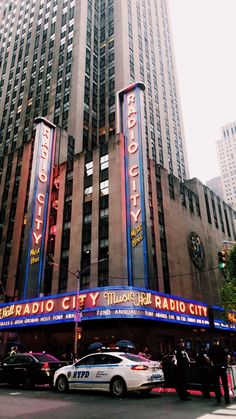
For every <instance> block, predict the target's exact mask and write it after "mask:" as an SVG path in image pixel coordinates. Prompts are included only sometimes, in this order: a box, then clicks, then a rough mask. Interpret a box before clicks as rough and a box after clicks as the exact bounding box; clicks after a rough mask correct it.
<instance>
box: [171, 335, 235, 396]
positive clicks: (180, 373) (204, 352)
mask: <svg viewBox="0 0 236 419" xmlns="http://www.w3.org/2000/svg"><path fill="white" fill-rule="evenodd" d="M172 362H173V365H174V370H175V374H174V375H175V386H176V391H177V393H178V395H179V397H180V399H181V400H185V401H187V400H191V397H190V394H189V392H188V391H187V383H188V378H189V371H190V358H189V355H188V352H187V351H186V349H185V342H184V340H183V339H179V340H178V342H177V348H176V350H175V353H174V356H173V358H172ZM229 362H230V355H229V353H228V351H227V350H226V349H225V348H224V347H223V346H222V344H221V343H220V339H219V338H215V339H214V340H213V343H212V345H211V347H210V349H209V350H208V349H207V348H206V347H205V346H202V347H201V349H200V351H199V353H198V354H197V356H196V365H197V367H198V371H199V375H200V380H201V387H202V394H203V397H205V398H211V395H210V390H211V389H212V390H213V391H214V393H215V396H216V400H217V402H218V403H220V402H221V399H222V393H221V387H220V380H221V383H222V386H223V389H224V400H225V404H229V403H230V398H229V386H228V378H227V368H228V365H229Z"/></svg>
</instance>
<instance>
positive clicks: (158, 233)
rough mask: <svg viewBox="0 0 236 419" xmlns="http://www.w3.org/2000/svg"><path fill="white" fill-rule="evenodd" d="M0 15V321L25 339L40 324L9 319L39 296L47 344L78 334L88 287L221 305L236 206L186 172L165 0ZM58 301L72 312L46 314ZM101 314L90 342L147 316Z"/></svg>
mask: <svg viewBox="0 0 236 419" xmlns="http://www.w3.org/2000/svg"><path fill="white" fill-rule="evenodd" d="M0 22H1V26H0V80H1V82H0V121H1V131H0V158H1V161H0V164H1V166H0V167H1V169H0V205H1V209H0V275H1V276H0V278H1V282H0V285H1V287H0V288H1V290H0V292H1V294H2V297H3V298H4V300H5V301H7V302H5V303H4V304H3V307H2V308H1V311H0V313H1V315H0V317H1V316H2V317H1V318H2V319H4V320H3V321H2V323H0V324H1V325H2V328H3V329H4V330H8V332H9V333H10V334H11V333H12V332H11V326H12V328H13V329H14V330H17V333H20V334H23V335H24V340H25V341H27V340H28V339H30V336H31V335H32V329H31V328H30V326H29V324H33V325H34V326H35V325H37V322H36V320H35V318H33V319H26V320H27V323H26V324H24V320H22V321H21V320H19V321H18V320H16V323H14V321H15V320H14V321H13V320H12V321H13V323H11V320H10V319H9V324H6V323H5V320H6V318H8V316H9V317H11V316H13V314H17V316H19V317H21V316H22V315H25V316H26V317H27V316H28V315H29V313H30V310H31V308H30V306H28V305H27V303H22V304H26V306H22V307H24V309H23V308H20V307H21V305H17V304H16V303H15V302H16V301H27V300H28V299H30V300H31V301H32V299H35V305H34V306H32V313H33V314H32V313H31V314H32V315H33V316H36V314H37V313H38V312H39V311H40V310H41V314H42V316H41V317H38V318H40V319H41V318H42V319H44V320H43V322H45V324H47V331H46V330H45V328H44V326H43V327H42V328H41V329H40V327H41V326H39V328H38V331H39V330H40V336H41V337H40V339H41V341H42V343H41V345H46V344H47V342H48V343H49V342H50V345H51V346H53V339H54V337H53V333H52V330H56V329H57V332H58V336H59V335H60V339H61V340H62V339H65V336H67V334H68V335H69V336H70V339H72V340H73V337H72V336H73V333H74V329H73V327H74V326H73V325H74V319H75V318H76V312H77V311H80V310H82V311H83V310H84V308H83V304H82V303H81V298H82V297H81V296H82V295H83V292H84V293H86V292H87V291H86V290H92V291H91V293H92V294H91V295H92V296H93V297H91V298H92V300H93V298H95V296H96V293H99V292H100V291H98V290H101V292H103V290H104V289H106V290H109V289H111V290H114V289H115V288H116V287H124V289H127V288H126V287H129V288H128V289H136V290H138V291H137V292H138V295H139V296H140V294H139V292H141V293H142V292H144V293H145V292H146V291H142V290H152V292H156V293H164V294H165V295H175V296H177V297H178V298H185V299H186V298H187V299H190V302H189V304H190V305H191V304H192V303H191V299H194V300H195V298H196V299H197V300H198V301H200V302H201V301H203V303H201V304H205V305H211V304H217V303H218V285H219V284H220V283H221V281H222V274H221V272H219V271H218V268H217V253H218V250H219V249H220V248H221V245H222V242H223V240H235V231H234V226H233V212H232V209H231V207H229V206H228V205H226V204H225V203H224V202H223V201H222V200H221V199H220V198H219V197H217V196H216V195H215V194H214V193H213V192H212V191H210V190H209V189H208V188H206V187H204V186H203V185H202V184H201V183H200V182H199V181H197V180H196V179H193V180H187V179H188V164H187V157H186V151H185V141H184V135H183V126H182V116H181V109H180V104H179V95H178V86H177V80H176V71H175V62H174V55H173V48H172V40H171V33H170V26H169V18H168V4H167V2H166V1H165V0H161V1H159V0H158V1H157V0H148V1H144V0H143V1H141V0H140V1H139V0H136V1H130V0H127V1H122V2H121V1H119V0H86V1H75V0H62V1H59V0H50V1H49V0H48V1H47V0H41V1H35V0H22V1H16V0H15V1H14V0H9V1H7V2H3V1H2V2H0ZM44 186H45V188H44ZM43 188H44V189H43ZM33 239H34V241H33ZM93 290H95V291H94V292H95V294H93ZM140 290H141V291H140ZM79 291H80V299H79V302H78V301H77V300H78V299H77V300H76V301H77V302H76V303H75V304H76V305H75V306H73V307H72V308H69V305H68V304H67V302H68V301H67V298H69V297H68V295H72V294H73V293H74V294H75V295H76V294H77V293H78V292H79ZM112 292H113V291H112ZM68 293H69V294H68ZM71 293H72V294H71ZM74 294H73V295H74ZM62 295H64V296H65V297H63V298H66V300H64V299H63V300H62V301H63V303H62V304H63V309H64V310H68V317H63V315H64V314H61V312H60V314H55V318H54V317H53V318H52V319H49V317H50V316H49V317H48V316H47V315H46V314H47V311H49V312H50V309H51V310H54V300H51V299H50V296H56V297H55V298H59V299H60V298H61V297H60V296H62ZM86 295H87V294H86ZM145 295H146V294H145ZM145 295H144V297H145ZM150 295H151V294H150ZM156 295H157V297H155V301H159V300H158V298H159V297H158V295H159V294H155V296H156ZM144 297H143V298H144ZM53 298H54V297H53ZM117 298H118V300H117V301H119V298H121V300H122V301H125V300H126V299H127V298H131V299H132V298H134V297H133V295H130V294H128V296H127V295H126V294H125V296H123V297H117ZM138 298H141V297H138ZM146 298H147V300H146ZM149 298H150V312H149V311H148V312H147V313H151V312H153V313H154V311H152V310H156V308H158V309H160V310H161V308H160V307H155V308H154V307H152V305H151V297H150V296H149V294H148V295H147V296H146V297H145V298H144V299H142V298H141V300H142V307H144V306H145V304H146V301H149V300H148V299H149ZM153 298H154V297H153ZM166 298H167V297H166ZM168 298H169V297H168ZM48 299H49V302H48ZM82 300H83V299H82ZM141 300H140V301H141ZM39 301H40V307H41V308H39V305H38V304H39ZM160 301H161V300H160ZM82 302H83V301H82ZM125 302H126V303H127V301H125ZM77 304H78V305H77ZM94 304H95V303H94ZM115 304H118V303H117V302H116V303H115ZM147 304H149V303H147ZM170 304H173V303H172V302H171V303H170ZM182 304H183V305H182V306H181V305H178V304H177V303H176V305H175V307H177V306H178V307H180V311H181V307H185V303H184V302H182ZM193 304H195V303H193ZM201 304H200V306H201ZM43 307H47V310H46V311H44V308H43ZM55 307H56V305H55ZM194 307H195V306H194ZM204 307H205V306H204ZM100 308H101V307H100ZM85 309H86V310H88V312H92V311H91V307H90V306H88V307H85ZM34 310H35V311H34ZM130 310H132V308H130ZM196 310H197V309H196ZM15 311H16V312H15ZM98 311H99V310H98ZM100 311H101V312H102V313H105V314H99V316H98V317H99V320H98V318H97V320H96V316H97V314H96V315H95V317H94V316H92V317H91V318H90V320H91V319H92V321H91V322H89V321H87V320H88V317H89V316H88V317H87V320H86V318H85V317H86V316H85V315H84V322H85V323H84V327H83V329H84V330H85V329H86V328H87V329H86V330H87V333H88V335H87V336H92V335H93V337H94V334H95V333H96V330H98V329H97V328H98V324H100V326H99V327H100V330H101V331H102V332H101V333H103V335H104V334H106V333H108V332H107V330H109V327H110V328H111V329H112V328H115V329H117V330H119V334H121V333H123V335H125V334H126V335H127V336H128V335H129V333H130V331H128V326H127V324H128V323H129V321H131V320H130V319H132V318H135V316H137V318H142V320H143V321H147V320H148V318H149V316H151V315H150V314H145V315H144V314H143V313H142V316H141V317H140V316H139V315H138V314H137V313H136V314H135V312H134V311H133V312H132V311H130V315H128V314H127V313H125V314H124V313H123V314H122V313H121V312H120V316H119V313H116V314H114V315H115V316H116V317H115V318H116V319H117V320H118V322H119V327H118V326H114V324H113V322H112V320H110V318H109V316H108V313H107V312H106V311H105V312H104V311H103V308H101V310H100ZM177 312H178V310H177ZM106 313H107V318H106ZM159 314H160V316H162V314H163V313H159ZM182 314H183V313H182ZM190 314H191V312H190ZM198 314H199V313H198ZM163 315H164V317H165V316H166V313H164V314H163ZM195 315H197V313H195ZM58 316H59V317H58ZM60 316H62V317H60ZM124 316H125V318H126V322H123V321H122V319H123V318H124ZM182 317H184V316H182ZM200 317H201V316H200ZM206 317H207V316H205V317H204V316H203V318H200V320H199V319H195V320H196V321H195V323H194V322H193V324H199V325H200V324H201V325H203V324H205V323H204V322H205V321H206ZM159 318H160V317H158V316H157V317H156V319H159ZM82 319H83V316H82ZM198 320H199V323H198ZM93 321H95V322H97V323H96V326H93ZM171 321H172V320H171ZM178 321H180V324H184V323H183V322H184V320H181V318H180V320H177V323H176V324H177V325H178ZM22 322H23V323H22ZM54 322H56V323H57V325H55V328H56V329H53V328H54V325H53V326H51V324H53V323H54ZM98 322H99V323H98ZM104 322H105V323H104ZM109 322H110V323H109ZM82 323H83V322H82ZM108 323H109V324H108ZM131 323H132V321H131ZM131 323H130V327H131V329H132V325H131ZM156 323H157V322H155V324H156ZM190 323H191V322H190ZM85 324H86V325H87V326H86V327H85ZM152 324H154V323H152ZM22 325H23V326H24V327H23V329H24V333H23V332H22V331H21V330H18V329H21V326H22ZM109 325H110V326H109ZM135 327H136V326H135ZM176 327H177V326H176ZM111 329H110V331H109V335H111V336H113V335H114V333H115V332H114V331H112V330H113V329H112V330H111ZM122 330H123V332H122ZM125 330H126V331H125ZM129 330H130V329H129ZM139 330H140V329H139V327H138V325H137V333H138V331H139ZM168 330H169V329H168ZM176 330H177V329H176ZM162 332H163V330H162ZM35 333H36V332H35ZM150 333H151V334H150V339H151V335H152V333H153V330H152V331H151V332H150ZM27 336H28V337H27ZM35 336H36V338H35V341H34V342H31V346H32V345H33V344H36V343H38V342H39V340H40V339H39V335H37V333H36V334H35ZM43 336H44V338H43ZM50 336H51V338H50ZM114 336H115V335H114ZM115 337H116V336H115ZM117 337H118V336H117ZM88 339H89V337H88V338H87V340H88ZM114 339H115V338H114ZM50 345H49V349H50V348H51V346H50Z"/></svg>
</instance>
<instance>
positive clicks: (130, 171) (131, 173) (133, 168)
mask: <svg viewBox="0 0 236 419" xmlns="http://www.w3.org/2000/svg"><path fill="white" fill-rule="evenodd" d="M135 169H136V170H137V171H136V172H135ZM129 174H130V176H138V174H139V173H138V165H137V164H134V165H133V166H131V168H130V169H129Z"/></svg>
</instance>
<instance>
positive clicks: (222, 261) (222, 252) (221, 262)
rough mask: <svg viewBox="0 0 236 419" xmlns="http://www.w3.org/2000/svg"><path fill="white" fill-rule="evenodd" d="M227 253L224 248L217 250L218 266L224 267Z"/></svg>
mask: <svg viewBox="0 0 236 419" xmlns="http://www.w3.org/2000/svg"><path fill="white" fill-rule="evenodd" d="M227 259H228V253H227V251H226V250H225V249H221V250H220V251H219V252H218V268H219V269H225V268H226V266H227Z"/></svg>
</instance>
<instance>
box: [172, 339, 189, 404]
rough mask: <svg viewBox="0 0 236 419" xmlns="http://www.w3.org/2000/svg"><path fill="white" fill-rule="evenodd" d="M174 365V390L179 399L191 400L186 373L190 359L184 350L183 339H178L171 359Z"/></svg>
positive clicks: (187, 372)
mask: <svg viewBox="0 0 236 419" xmlns="http://www.w3.org/2000/svg"><path fill="white" fill-rule="evenodd" d="M173 363H174V365H175V383H176V391H177V393H178V395H179V397H180V399H181V400H184V401H186V400H191V397H190V394H189V393H188V391H187V382H188V374H189V369H190V359H189V356H188V354H187V352H186V350H185V344H184V340H183V339H178V341H177V348H176V351H175V357H174V359H173Z"/></svg>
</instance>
